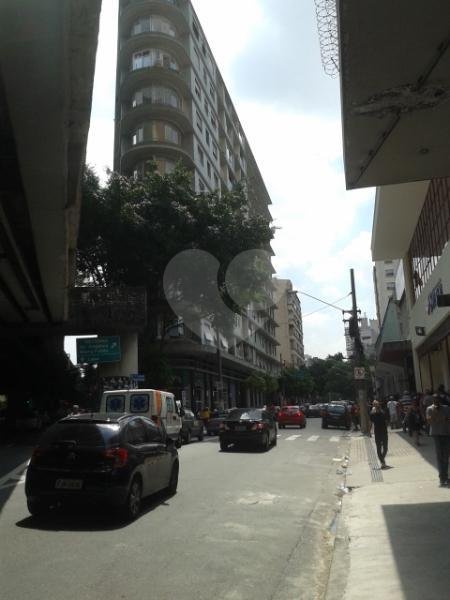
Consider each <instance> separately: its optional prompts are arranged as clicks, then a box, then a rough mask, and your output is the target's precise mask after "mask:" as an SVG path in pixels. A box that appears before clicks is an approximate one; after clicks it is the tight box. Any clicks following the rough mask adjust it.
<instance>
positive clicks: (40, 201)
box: [0, 0, 101, 324]
mask: <svg viewBox="0 0 450 600" xmlns="http://www.w3.org/2000/svg"><path fill="white" fill-rule="evenodd" d="M100 7H101V0H40V1H39V2H36V0H21V2H17V0H2V2H1V6H0V58H1V62H0V92H1V93H0V109H1V110H0V113H1V116H2V120H1V123H0V125H1V127H0V133H1V135H2V137H3V138H4V139H6V140H7V142H8V143H7V145H5V144H3V145H2V156H1V158H2V162H3V163H4V164H3V168H1V167H0V173H1V181H0V194H1V198H2V211H1V213H0V234H1V236H0V249H1V250H2V251H3V253H2V257H1V258H2V260H1V261H0V283H1V285H0V320H1V321H2V322H4V323H13V324H14V323H15V324H19V323H30V322H60V321H63V320H64V319H65V318H67V303H68V302H67V301H68V288H69V286H70V285H71V284H72V282H73V277H74V274H75V271H74V267H75V263H74V256H75V250H76V241H77V235H78V222H79V210H80V202H81V197H80V183H81V174H82V169H83V165H84V159H85V150H86V142H87V135H88V130H89V122H90V113H91V100H92V89H93V80H94V68H95V57H96V48H97V38H98V26H99V16H100ZM4 165H8V167H7V169H6V168H5V166H4Z"/></svg>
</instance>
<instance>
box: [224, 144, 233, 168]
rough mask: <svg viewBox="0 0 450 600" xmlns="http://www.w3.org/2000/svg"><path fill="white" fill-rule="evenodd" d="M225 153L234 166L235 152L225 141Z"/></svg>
mask: <svg viewBox="0 0 450 600" xmlns="http://www.w3.org/2000/svg"><path fill="white" fill-rule="evenodd" d="M225 155H226V157H227V160H228V162H229V163H230V165H231V166H232V167H234V160H233V153H232V152H231V148H230V146H229V145H228V144H227V143H225Z"/></svg>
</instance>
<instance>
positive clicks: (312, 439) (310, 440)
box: [307, 435, 319, 442]
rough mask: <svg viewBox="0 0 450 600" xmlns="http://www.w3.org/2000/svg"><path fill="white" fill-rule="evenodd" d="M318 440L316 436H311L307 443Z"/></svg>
mask: <svg viewBox="0 0 450 600" xmlns="http://www.w3.org/2000/svg"><path fill="white" fill-rule="evenodd" d="M318 439H319V436H318V435H312V436H311V437H309V438H308V440H307V441H308V442H317V440H318Z"/></svg>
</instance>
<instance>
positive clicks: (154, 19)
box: [131, 15, 177, 37]
mask: <svg viewBox="0 0 450 600" xmlns="http://www.w3.org/2000/svg"><path fill="white" fill-rule="evenodd" d="M150 32H153V33H164V34H165V35H170V36H171V37H176V35H177V31H176V29H175V27H174V26H173V25H172V23H171V22H170V21H169V20H168V19H166V18H164V17H160V16H159V15H150V16H148V17H140V18H139V19H138V20H137V21H135V22H134V25H133V27H132V29H131V35H139V34H140V33H150Z"/></svg>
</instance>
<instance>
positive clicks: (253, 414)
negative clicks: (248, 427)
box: [227, 408, 262, 421]
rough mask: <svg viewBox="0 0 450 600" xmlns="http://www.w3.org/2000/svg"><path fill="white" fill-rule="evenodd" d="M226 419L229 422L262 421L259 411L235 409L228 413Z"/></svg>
mask: <svg viewBox="0 0 450 600" xmlns="http://www.w3.org/2000/svg"><path fill="white" fill-rule="evenodd" d="M227 419H228V420H229V421H238V420H242V421H257V420H261V419H262V411H261V410H248V409H245V408H243V409H236V410H232V411H230V413H229V414H228V417H227Z"/></svg>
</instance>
